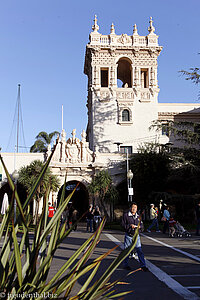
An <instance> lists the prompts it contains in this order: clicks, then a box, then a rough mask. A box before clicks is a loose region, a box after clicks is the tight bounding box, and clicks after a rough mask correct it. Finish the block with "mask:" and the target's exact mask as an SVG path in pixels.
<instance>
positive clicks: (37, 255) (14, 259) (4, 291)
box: [0, 151, 138, 300]
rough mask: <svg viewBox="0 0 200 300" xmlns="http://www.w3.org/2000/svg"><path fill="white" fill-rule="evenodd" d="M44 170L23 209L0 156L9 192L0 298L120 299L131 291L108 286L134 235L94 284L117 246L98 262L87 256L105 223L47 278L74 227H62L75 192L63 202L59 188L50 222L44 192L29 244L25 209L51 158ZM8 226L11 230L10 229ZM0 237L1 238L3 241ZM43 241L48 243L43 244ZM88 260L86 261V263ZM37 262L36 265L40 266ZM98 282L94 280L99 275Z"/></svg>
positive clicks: (1, 253)
mask: <svg viewBox="0 0 200 300" xmlns="http://www.w3.org/2000/svg"><path fill="white" fill-rule="evenodd" d="M53 152H54V151H52V154H51V156H50V157H49V159H48V161H47V162H46V164H45V165H44V167H43V169H42V171H41V174H40V175H39V177H38V179H37V180H36V182H35V183H34V185H33V187H32V190H31V191H30V193H29V195H28V197H27V199H26V201H25V203H24V205H22V204H21V202H20V199H19V197H18V194H17V191H16V189H15V186H14V184H13V182H12V179H11V177H10V175H9V173H8V171H7V169H6V166H5V164H4V162H3V159H2V157H1V156H0V160H1V162H2V165H3V167H4V170H5V172H6V175H7V178H8V182H9V185H10V187H11V189H12V191H13V196H12V199H11V203H10V205H9V208H8V210H7V212H6V214H5V215H4V217H3V220H2V224H1V227H0V240H2V244H3V246H2V248H1V251H0V295H1V298H3V297H4V299H11V298H12V299H18V298H20V299H24V298H27V297H28V298H29V299H41V295H42V296H43V297H46V298H48V299H49V298H58V297H59V296H62V298H61V299H70V300H75V299H85V300H86V299H87V300H89V299H99V298H101V299H105V298H106V299H112V298H118V299H119V297H121V296H123V295H126V294H127V293H130V292H132V291H125V292H121V293H117V292H116V291H115V290H114V287H115V286H116V285H117V284H119V283H120V280H116V281H114V282H109V280H110V277H111V275H112V273H113V272H114V271H115V269H116V268H117V267H118V266H119V265H120V263H121V262H122V261H123V260H124V258H125V257H126V256H127V255H129V254H130V252H131V251H132V250H133V248H134V246H135V243H136V240H137V235H138V230H137V231H136V233H135V235H134V237H133V244H132V245H131V246H130V247H129V248H127V249H125V250H123V251H122V252H121V253H120V254H119V255H118V257H117V258H116V259H114V260H113V262H112V263H111V265H110V266H109V267H108V269H107V270H106V272H105V273H104V274H103V275H102V276H101V277H100V278H98V279H97V280H96V281H95V282H94V277H95V275H98V269H99V267H100V265H101V263H102V261H103V259H105V258H106V257H107V256H108V255H109V254H110V253H111V252H112V251H113V250H114V249H116V247H117V246H116V247H114V248H113V249H110V250H108V251H107V252H106V253H104V254H103V255H101V256H99V257H98V258H96V259H94V260H91V255H92V253H93V251H94V249H95V247H96V245H97V244H98V242H99V240H100V235H101V232H102V230H103V227H104V224H105V219H103V220H102V222H101V224H100V225H99V228H98V230H97V231H96V232H95V233H94V234H92V235H91V236H90V237H89V239H88V240H86V241H85V242H84V243H83V244H82V245H81V246H80V248H79V249H78V250H77V251H75V252H74V254H73V255H72V256H71V257H70V258H69V259H68V260H67V261H66V263H64V264H63V266H62V268H61V269H60V270H59V271H58V272H57V273H56V275H54V276H53V278H51V279H50V280H49V281H47V277H48V274H49V271H50V267H51V263H52V259H53V256H54V254H55V252H56V250H57V249H58V247H59V245H60V244H61V243H62V241H63V240H64V239H65V238H67V236H68V235H69V234H70V232H71V230H73V227H72V228H71V229H69V230H67V231H66V229H65V225H63V226H60V218H61V214H62V212H63V211H64V210H65V208H66V207H67V204H68V203H69V201H70V199H71V197H73V193H74V191H73V192H72V193H71V194H70V195H69V196H68V197H67V198H66V199H65V198H64V195H65V184H64V187H63V191H62V195H61V200H60V204H59V207H58V209H57V211H56V213H55V215H54V216H53V218H52V219H51V221H50V222H49V223H47V214H48V205H47V203H48V193H47V194H46V197H45V199H44V206H43V210H42V215H41V217H40V220H39V223H38V226H36V227H35V229H34V238H33V241H32V242H31V241H30V232H29V225H30V222H31V220H30V216H29V211H30V208H29V204H30V201H32V199H33V197H34V194H35V192H36V190H37V187H38V185H39V184H40V182H41V180H42V178H43V176H44V174H45V171H46V170H47V167H48V165H49V162H50V160H51V157H52V155H53ZM14 198H15V199H16V201H17V206H18V210H19V214H18V216H17V219H16V222H15V223H14V221H13V214H12V211H13V203H14ZM10 223H11V224H12V226H11V227H9V224H10ZM19 226H20V227H22V232H21V233H20V238H19V237H17V232H18V230H19ZM3 233H5V236H4V239H3ZM47 239H49V241H48V242H47ZM89 259H90V260H89ZM38 262H39V264H38ZM86 273H88V277H87V279H86V281H85V282H84V284H83V285H82V287H81V288H80V290H79V292H78V293H77V295H76V296H71V295H72V292H73V287H74V285H75V283H76V282H77V280H78V279H80V277H82V276H84V275H85V274H86ZM97 277H98V276H97Z"/></svg>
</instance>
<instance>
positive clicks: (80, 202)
mask: <svg viewBox="0 0 200 300" xmlns="http://www.w3.org/2000/svg"><path fill="white" fill-rule="evenodd" d="M78 183H79V185H78V187H77V188H76V191H75V193H74V195H73V196H72V198H71V200H70V203H69V205H68V206H69V208H72V207H73V208H74V209H76V210H77V211H78V213H79V217H81V216H82V215H83V214H84V213H85V212H86V211H87V210H88V206H89V193H88V190H87V188H86V186H85V185H84V184H83V183H81V182H79V181H76V180H72V181H68V182H67V183H66V188H65V199H66V198H67V196H69V195H70V194H71V192H73V190H74V189H75V187H76V186H77V184H78ZM62 189H63V186H61V188H60V190H59V192H58V200H57V205H59V203H60V198H61V194H62Z"/></svg>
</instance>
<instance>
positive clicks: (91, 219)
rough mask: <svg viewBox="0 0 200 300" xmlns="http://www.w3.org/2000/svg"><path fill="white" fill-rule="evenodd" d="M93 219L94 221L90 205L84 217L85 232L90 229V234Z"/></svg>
mask: <svg viewBox="0 0 200 300" xmlns="http://www.w3.org/2000/svg"><path fill="white" fill-rule="evenodd" d="M93 219H94V215H93V208H92V206H91V205H90V206H89V209H88V212H87V215H86V221H87V232H88V231H89V229H90V232H92V227H93Z"/></svg>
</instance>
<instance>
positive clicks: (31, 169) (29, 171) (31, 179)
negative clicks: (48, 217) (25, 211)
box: [18, 160, 60, 222]
mask: <svg viewBox="0 0 200 300" xmlns="http://www.w3.org/2000/svg"><path fill="white" fill-rule="evenodd" d="M42 167H43V162H42V161H40V160H34V161H33V162H32V163H31V164H30V165H28V166H24V167H22V168H21V169H20V170H19V179H18V182H19V183H21V184H22V185H23V186H24V187H25V189H26V191H27V193H30V191H31V189H32V187H33V184H34V183H35V181H36V179H37V178H38V177H39V175H40V173H41V170H42ZM59 186H60V181H59V179H58V177H57V176H56V175H53V174H52V172H51V170H50V169H49V168H47V171H46V173H45V175H44V177H43V179H42V181H41V183H40V185H39V187H38V189H37V191H36V193H35V200H36V210H35V217H36V222H37V220H38V208H39V202H40V199H41V198H42V197H44V196H45V195H46V193H47V192H48V189H49V188H50V191H54V192H56V191H57V190H58V189H59Z"/></svg>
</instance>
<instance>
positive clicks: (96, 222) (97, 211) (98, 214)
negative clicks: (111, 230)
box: [93, 206, 101, 231]
mask: <svg viewBox="0 0 200 300" xmlns="http://www.w3.org/2000/svg"><path fill="white" fill-rule="evenodd" d="M93 215H94V220H93V229H94V231H96V230H97V227H98V226H99V224H100V222H101V212H100V209H99V207H98V206H96V207H95V210H94V212H93Z"/></svg>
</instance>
